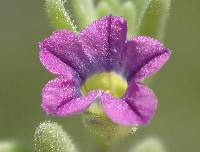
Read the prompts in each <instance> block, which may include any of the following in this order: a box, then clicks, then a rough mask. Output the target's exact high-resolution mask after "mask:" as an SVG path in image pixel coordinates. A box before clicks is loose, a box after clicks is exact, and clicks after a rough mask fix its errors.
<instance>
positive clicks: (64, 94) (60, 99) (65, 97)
mask: <svg viewBox="0 0 200 152" xmlns="http://www.w3.org/2000/svg"><path fill="white" fill-rule="evenodd" d="M80 96H81V92H80V87H79V83H78V82H77V81H76V78H70V77H66V76H60V77H58V78H56V79H54V80H52V81H49V82H48V83H47V84H46V85H45V87H44V88H43V90H42V107H43V109H44V111H46V112H47V113H48V114H57V113H58V109H59V108H60V107H61V106H63V105H64V104H66V103H68V102H70V101H71V100H73V99H75V98H79V97H80Z"/></svg>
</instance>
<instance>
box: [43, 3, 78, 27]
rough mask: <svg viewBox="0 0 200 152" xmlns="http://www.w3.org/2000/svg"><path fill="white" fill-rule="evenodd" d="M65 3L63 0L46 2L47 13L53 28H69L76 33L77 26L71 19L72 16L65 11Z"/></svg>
mask: <svg viewBox="0 0 200 152" xmlns="http://www.w3.org/2000/svg"><path fill="white" fill-rule="evenodd" d="M64 3H65V1H63V0H46V3H45V5H46V12H47V15H48V17H49V20H50V22H51V24H52V26H53V27H54V28H55V29H63V28H67V29H69V30H72V31H76V26H75V25H74V24H73V22H72V20H71V19H70V15H69V14H68V12H67V11H66V10H65V7H64Z"/></svg>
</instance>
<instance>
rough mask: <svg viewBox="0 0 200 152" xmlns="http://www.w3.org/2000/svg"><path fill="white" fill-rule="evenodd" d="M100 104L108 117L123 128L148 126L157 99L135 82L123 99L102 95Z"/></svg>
mask: <svg viewBox="0 0 200 152" xmlns="http://www.w3.org/2000/svg"><path fill="white" fill-rule="evenodd" d="M102 103H103V107H104V110H105V112H106V114H107V115H108V117H110V119H111V120H112V121H113V122H115V123H118V124H121V125H125V126H134V125H146V124H148V123H149V122H150V120H151V119H152V118H153V116H154V115H155V112H156V108H157V98H156V96H155V95H154V93H153V91H152V90H151V89H149V88H148V87H146V86H144V85H142V84H137V83H136V82H131V84H130V86H129V87H128V89H127V92H126V95H125V97H124V98H123V99H118V98H115V97H112V96H111V95H110V94H107V93H104V94H103V95H102Z"/></svg>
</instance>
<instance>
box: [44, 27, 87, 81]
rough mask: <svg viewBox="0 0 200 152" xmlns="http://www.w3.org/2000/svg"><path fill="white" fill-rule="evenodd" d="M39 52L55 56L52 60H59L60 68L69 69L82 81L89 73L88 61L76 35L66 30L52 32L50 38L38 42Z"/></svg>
mask: <svg viewBox="0 0 200 152" xmlns="http://www.w3.org/2000/svg"><path fill="white" fill-rule="evenodd" d="M40 51H49V53H51V56H55V57H52V58H57V60H58V59H59V60H60V61H59V62H62V67H64V64H65V65H66V66H69V67H71V68H72V69H74V70H75V71H76V72H78V73H79V74H80V76H81V77H82V78H83V79H85V77H86V76H87V74H88V73H89V72H90V68H89V60H88V58H87V56H86V55H85V54H84V52H83V50H82V47H81V44H80V42H79V38H78V35H77V34H76V33H73V32H71V31H68V30H60V31H57V32H54V33H53V34H52V35H51V36H50V37H48V38H46V39H45V40H44V41H42V42H40ZM49 60H50V59H49ZM56 62H57V61H56ZM49 64H51V63H49ZM59 68H60V67H59ZM59 71H60V70H59Z"/></svg>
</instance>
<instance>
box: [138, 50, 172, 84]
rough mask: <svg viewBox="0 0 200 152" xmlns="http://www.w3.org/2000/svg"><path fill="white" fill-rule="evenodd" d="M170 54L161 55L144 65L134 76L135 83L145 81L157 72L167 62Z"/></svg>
mask: <svg viewBox="0 0 200 152" xmlns="http://www.w3.org/2000/svg"><path fill="white" fill-rule="evenodd" d="M169 58H170V53H169V52H166V53H163V54H161V55H159V56H157V57H155V58H153V59H152V60H151V61H149V62H148V63H147V64H146V65H144V66H143V67H142V68H141V69H140V70H139V71H138V72H137V73H136V74H135V76H134V80H135V81H140V80H143V79H145V78H146V77H148V76H151V75H152V74H154V73H155V72H157V71H159V70H160V69H161V68H162V66H163V65H164V64H165V63H166V62H167V61H168V60H169Z"/></svg>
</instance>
